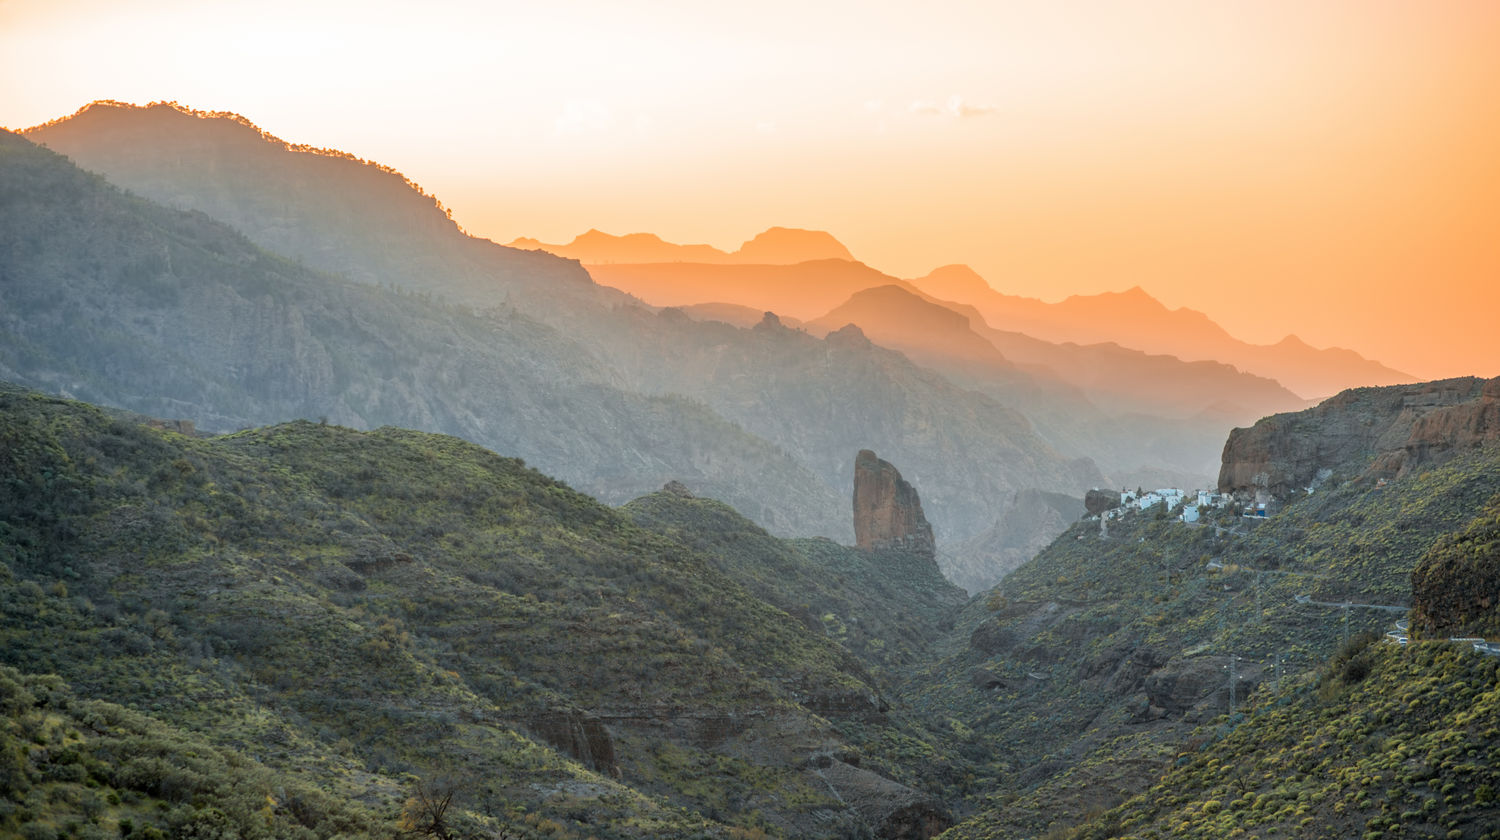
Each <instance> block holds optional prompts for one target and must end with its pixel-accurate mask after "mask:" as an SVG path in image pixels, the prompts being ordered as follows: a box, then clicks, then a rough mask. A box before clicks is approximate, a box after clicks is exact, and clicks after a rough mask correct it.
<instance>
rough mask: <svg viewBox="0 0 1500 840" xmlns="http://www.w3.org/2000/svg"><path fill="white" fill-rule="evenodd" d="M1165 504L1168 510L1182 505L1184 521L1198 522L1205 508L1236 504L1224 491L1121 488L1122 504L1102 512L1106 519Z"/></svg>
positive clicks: (1117, 517)
mask: <svg viewBox="0 0 1500 840" xmlns="http://www.w3.org/2000/svg"><path fill="white" fill-rule="evenodd" d="M1160 504H1165V505H1166V506H1167V510H1173V509H1175V508H1176V507H1177V506H1178V505H1181V506H1182V515H1181V518H1182V521H1183V522H1197V521H1198V517H1199V516H1200V515H1201V513H1202V512H1203V511H1204V510H1212V509H1216V508H1225V507H1229V506H1230V505H1232V504H1234V499H1233V498H1232V497H1231V496H1228V495H1226V494H1223V493H1216V492H1214V491H1212V490H1197V491H1191V492H1186V493H1185V492H1183V491H1182V490H1180V489H1178V488H1176V487H1161V488H1158V489H1156V490H1144V491H1142V490H1121V491H1120V506H1119V507H1117V508H1112V509H1110V510H1107V511H1105V512H1104V513H1102V514H1100V516H1101V517H1102V518H1104V519H1119V518H1120V517H1121V516H1124V515H1125V513H1126V512H1127V511H1133V510H1134V511H1141V510H1149V509H1150V508H1152V507H1155V506H1156V505H1160Z"/></svg>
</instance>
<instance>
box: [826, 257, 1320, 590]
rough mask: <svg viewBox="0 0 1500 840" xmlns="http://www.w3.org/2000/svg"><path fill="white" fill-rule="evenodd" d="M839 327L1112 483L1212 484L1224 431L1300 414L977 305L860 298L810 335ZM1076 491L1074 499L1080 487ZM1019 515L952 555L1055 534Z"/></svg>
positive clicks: (1266, 393)
mask: <svg viewBox="0 0 1500 840" xmlns="http://www.w3.org/2000/svg"><path fill="white" fill-rule="evenodd" d="M846 323H854V324H857V325H859V327H860V329H861V330H862V331H864V332H865V333H866V334H867V335H868V336H869V337H870V338H871V339H872V340H874V341H875V342H877V343H879V344H881V345H884V346H886V347H891V348H893V349H897V350H900V351H901V352H902V353H904V354H906V355H907V356H908V357H910V358H911V359H913V360H914V361H917V362H918V363H920V364H922V365H924V366H926V367H929V368H931V369H933V370H935V371H938V372H940V373H942V374H943V375H944V376H946V377H948V378H949V379H950V380H952V381H953V382H955V383H957V384H959V385H962V386H964V387H968V388H973V389H975V390H978V391H981V392H983V393H985V394H987V395H989V396H991V397H992V398H994V399H995V400H997V401H999V402H1001V403H1002V404H1004V405H1006V406H1008V407H1010V408H1012V409H1014V410H1016V411H1019V412H1021V413H1023V414H1025V415H1026V416H1027V417H1028V418H1029V419H1030V420H1031V421H1032V423H1033V425H1034V427H1035V428H1036V429H1037V432H1038V434H1040V435H1041V436H1042V437H1043V438H1045V439H1046V440H1047V442H1048V443H1050V444H1051V445H1052V446H1053V447H1054V448H1056V449H1057V450H1059V451H1060V452H1065V453H1071V454H1075V455H1085V456H1087V457H1089V458H1090V459H1092V460H1094V461H1095V462H1096V463H1098V464H1099V465H1100V467H1101V469H1103V470H1104V471H1105V472H1106V473H1107V474H1108V475H1109V476H1111V477H1112V478H1113V479H1114V480H1115V482H1116V483H1119V484H1125V485H1129V486H1136V485H1138V484H1151V485H1153V486H1162V485H1163V484H1166V485H1172V486H1204V485H1206V484H1209V483H1211V482H1212V481H1213V475H1214V473H1215V472H1216V471H1217V464H1218V459H1219V455H1220V454H1221V452H1222V449H1223V444H1224V434H1225V432H1226V431H1227V430H1228V429H1229V428H1231V427H1232V426H1233V425H1234V424H1236V423H1248V422H1251V421H1253V420H1254V419H1256V418H1259V417H1261V416H1264V415H1265V414H1267V413H1270V412H1274V411H1285V410H1287V409H1290V408H1301V407H1303V402H1302V400H1300V399H1298V398H1297V397H1296V395H1294V394H1292V393H1291V392H1290V391H1287V390H1286V389H1285V388H1282V387H1281V386H1280V385H1278V384H1277V383H1275V382H1272V381H1271V380H1268V379H1264V378H1262V377H1257V376H1251V375H1249V374H1245V373H1241V372H1239V371H1237V370H1235V369H1234V368H1232V367H1230V366H1228V365H1223V364H1219V363H1216V362H1182V361H1179V360H1178V359H1176V358H1173V357H1171V356H1151V355H1147V354H1145V353H1142V352H1140V351H1136V350H1127V349H1124V348H1121V347H1119V346H1118V345H1090V346H1086V347H1083V346H1079V345H1075V344H1051V343H1049V342H1044V341H1040V340H1038V339H1033V338H1030V337H1028V336H1024V335H1021V334H1019V333H1007V332H1002V331H1000V330H994V329H992V328H990V327H989V326H988V325H986V324H985V323H984V320H983V319H982V318H981V317H980V316H979V313H978V311H977V310H975V309H974V308H973V307H971V306H968V305H965V304H956V303H949V302H946V301H940V300H938V299H936V298H933V297H930V296H927V295H923V294H921V293H920V292H917V291H916V290H914V289H913V288H911V287H910V286H904V285H899V284H891V285H886V286H879V287H875V288H872V289H865V290H863V291H860V292H857V293H855V294H854V295H853V296H852V297H851V298H850V299H849V300H848V301H846V302H845V303H844V304H842V305H841V306H839V307H837V308H835V309H834V310H832V311H831V312H830V313H829V314H827V315H825V316H823V317H822V318H819V319H816V320H814V321H811V322H809V323H808V324H807V326H806V328H807V329H808V330H809V331H811V332H812V333H814V334H821V333H824V332H826V331H828V330H830V329H834V328H836V327H838V326H841V325H843V324H846ZM1012 353H1014V354H1015V355H1014V356H1012V355H1011V354H1012ZM1072 495H1073V496H1074V498H1077V492H1076V491H1074V492H1073V494H1072ZM1017 498H1019V497H1017ZM1031 509H1032V510H1034V511H1038V512H1040V511H1041V510H1042V509H1041V508H1039V507H1036V506H1031ZM1050 516H1051V515H1049V516H1048V518H1050ZM1074 518H1076V517H1074ZM1015 519H1016V514H1015V513H1013V512H1012V513H1009V514H1008V515H1007V520H1008V521H1007V524H1006V525H1005V526H1003V527H1004V528H1005V529H1006V530H1008V531H1010V533H1009V535H1008V536H1007V537H1005V538H1002V539H998V540H997V539H994V538H987V539H985V540H981V541H978V542H971V543H968V544H967V545H966V547H965V548H963V549H961V550H959V551H957V552H956V553H955V556H956V557H958V558H960V559H962V558H964V557H973V556H977V555H976V554H975V553H976V552H979V553H980V554H981V555H982V556H987V557H994V558H998V557H999V556H1000V555H998V554H994V553H993V552H992V550H991V549H992V548H993V547H996V546H1000V545H1009V546H1011V547H1012V548H1015V547H1019V546H1027V545H1035V543H1036V539H1037V537H1038V536H1040V535H1044V534H1045V535H1046V536H1045V537H1043V538H1042V540H1041V541H1042V543H1043V544H1045V542H1047V541H1048V540H1049V539H1050V536H1051V534H1049V533H1048V532H1047V531H1045V530H1041V529H1037V530H1034V531H1033V532H1032V533H1030V534H1027V535H1022V534H1019V533H1016V532H1015V531H1013V530H1011V529H1013V527H1014V525H1015ZM995 527H999V526H998V525H992V526H991V530H993V529H994V528H995ZM981 546H989V547H991V548H984V549H982V548H980V547H981ZM1037 547H1040V546H1037ZM1004 555H1005V556H1006V557H1007V558H1008V559H1005V560H1003V561H1002V560H998V559H997V560H995V561H994V562H995V564H996V565H997V566H999V567H1004V568H1012V567H1014V565H1015V564H1016V563H1017V562H1019V560H1023V559H1026V558H1025V557H1021V558H1019V559H1018V558H1017V557H1016V556H1015V555H1014V554H1013V552H1012V551H1010V550H1007V551H1005V552H1004ZM1028 556H1029V555H1028Z"/></svg>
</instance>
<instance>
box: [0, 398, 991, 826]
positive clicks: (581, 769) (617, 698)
mask: <svg viewBox="0 0 1500 840" xmlns="http://www.w3.org/2000/svg"><path fill="white" fill-rule="evenodd" d="M155 425H160V424H155ZM0 471H3V473H4V475H6V477H7V479H6V481H5V482H3V484H0V522H4V523H5V524H4V526H3V529H0V603H3V604H4V605H5V609H4V611H3V613H0V615H3V618H0V664H3V665H4V666H6V667H7V668H8V669H15V670H14V671H10V670H3V671H0V690H3V691H4V692H5V693H4V694H3V695H0V696H3V697H4V698H5V700H4V702H3V703H0V711H3V712H4V715H5V716H3V717H0V721H6V722H8V721H11V720H14V721H15V725H16V726H21V727H25V728H23V729H20V730H12V729H9V728H8V727H7V728H3V729H0V743H3V744H4V745H5V746H6V747H7V748H8V751H6V752H0V771H3V772H0V784H3V785H5V786H6V792H7V793H8V794H10V793H12V792H14V791H16V790H24V789H25V788H27V787H29V786H32V785H35V786H37V787H38V788H39V789H41V790H43V791H47V790H59V789H60V788H59V786H58V785H55V784H52V782H62V783H77V786H78V788H79V789H80V790H78V791H75V792H74V793H72V795H73V796H80V797H84V799H83V800H79V799H72V800H65V801H62V802H58V803H56V804H49V802H48V800H47V799H36V800H35V801H34V804H33V805H31V806H29V807H27V808H24V809H22V808H7V809H5V811H4V812H3V813H0V825H3V826H4V829H3V830H4V831H5V832H6V833H10V832H11V831H12V830H14V829H15V828H16V827H17V826H16V823H18V822H19V823H25V822H37V823H39V824H41V825H45V824H46V823H47V822H49V821H51V820H53V819H55V818H57V817H59V816H61V814H63V813H66V812H67V810H68V808H69V807H70V805H69V803H70V802H84V801H86V802H87V803H92V804H87V805H78V806H77V807H76V810H77V812H79V813H81V814H82V815H83V817H84V819H85V820H86V821H87V820H97V819H98V818H100V817H101V816H103V815H105V814H109V815H110V817H111V819H112V820H115V821H117V822H121V823H123V820H124V819H130V820H131V821H132V822H133V823H134V824H135V825H136V826H137V827H138V829H141V828H145V827H148V826H149V827H153V828H155V829H157V830H166V831H173V832H175V833H176V836H202V834H204V833H207V832H209V830H210V828H212V826H213V825H214V824H215V823H216V822H217V823H218V824H219V825H220V826H221V827H220V828H219V829H217V831H218V832H219V834H218V835H214V836H222V835H223V834H224V833H227V832H229V830H230V829H228V828H225V827H224V826H237V828H236V829H234V830H236V831H242V832H244V836H254V837H259V836H266V835H265V833H264V832H265V827H266V826H282V828H281V829H280V831H282V832H290V833H287V834H283V835H282V836H303V834H302V829H299V828H297V826H298V825H301V826H304V827H306V828H307V829H308V830H323V831H327V830H331V829H329V828H322V829H319V826H324V825H327V826H335V825H338V824H339V823H340V821H341V822H342V825H341V827H339V828H338V830H339V831H345V832H348V831H358V832H360V833H361V834H364V833H367V832H368V833H370V834H373V835H375V836H390V835H393V834H395V833H396V832H395V830H396V829H397V828H398V827H400V825H399V823H400V819H401V818H400V815H401V813H402V811H403V807H404V809H405V811H406V812H407V815H406V817H407V819H406V821H407V822H408V823H410V822H411V821H412V819H413V818H420V817H421V816H422V813H421V812H422V805H423V803H422V801H421V796H422V795H423V794H424V793H426V792H431V791H434V790H438V791H443V790H446V791H447V792H448V793H451V794H453V795H454V797H455V799H454V800H453V803H452V813H449V814H448V815H447V819H449V820H451V821H452V822H453V824H454V825H453V827H454V829H455V830H459V829H461V830H462V831H463V833H464V834H465V836H467V835H468V834H469V833H470V832H479V833H481V834H484V835H485V836H494V835H497V834H499V835H504V836H517V837H540V836H564V837H583V836H589V835H593V836H611V837H657V836H672V837H691V836H708V837H737V836H738V837H744V836H758V835H755V834H754V833H753V832H756V831H764V832H767V833H775V834H778V835H785V836H791V837H843V836H849V837H856V836H879V837H892V838H894V837H906V836H914V837H928V836H931V835H932V834H934V833H936V831H937V830H940V829H941V828H943V827H945V826H946V824H947V817H946V811H945V808H944V807H943V806H942V804H941V803H940V802H938V801H937V800H936V799H935V798H934V797H932V796H931V795H930V794H928V793H925V792H923V791H920V790H918V789H915V788H912V787H910V786H908V785H907V784H905V783H903V782H902V781H901V780H898V779H896V778H893V777H891V776H889V775H882V774H881V773H880V772H878V771H876V770H872V769H870V768H869V767H866V766H863V765H862V763H861V759H860V754H861V750H862V743H863V740H861V739H868V741H869V742H870V743H871V744H872V745H874V746H875V748H876V750H877V752H878V750H879V745H880V743H882V742H884V741H900V740H903V739H909V738H912V737H914V736H913V733H919V732H920V730H919V729H915V728H913V724H912V723H911V722H910V721H909V720H908V719H907V718H906V717H905V716H904V714H903V713H901V712H899V711H898V710H893V709H891V708H889V705H888V704H887V703H886V702H885V701H884V700H883V692H884V691H885V690H886V689H885V686H887V685H888V684H889V681H890V679H891V677H882V676H875V675H872V673H871V670H870V668H871V667H872V666H873V667H880V668H882V669H884V670H886V671H888V672H889V673H890V674H891V675H895V674H899V672H900V669H901V667H902V666H907V665H909V664H910V663H911V662H912V661H914V660H918V659H924V658H925V656H926V647H927V645H928V644H930V642H931V640H932V638H933V637H935V635H936V634H937V633H938V632H940V626H939V625H940V621H941V617H942V616H943V615H947V614H950V612H951V608H952V607H953V606H954V605H955V604H956V603H957V602H959V601H961V600H962V597H961V595H959V594H958V593H957V590H955V589H953V587H951V586H950V585H949V584H947V583H946V582H944V581H943V580H942V578H941V576H940V575H939V574H938V573H937V569H936V566H935V565H934V564H933V563H932V560H931V557H930V556H927V557H909V556H905V555H903V554H901V553H900V552H889V551H888V552H883V553H882V552H874V553H871V552H863V551H859V550H856V549H850V548H844V547H840V546H835V545H833V544H831V543H827V542H825V541H805V542H781V541H777V540H774V539H773V538H770V537H769V536H768V535H767V534H766V533H765V532H764V531H762V530H760V529H758V528H757V527H755V526H754V525H753V524H751V523H749V522H748V521H746V520H744V519H742V518H740V517H739V516H738V515H737V514H735V513H734V512H733V511H732V510H730V509H728V508H726V507H724V506H723V505H721V504H719V503H716V502H708V501H706V500H698V499H694V498H691V497H689V496H686V495H683V494H682V492H681V490H680V489H678V488H668V490H667V491H664V492H662V493H658V494H656V495H654V496H651V497H647V498H646V499H643V500H639V501H637V502H635V503H632V504H631V505H629V506H627V507H626V509H625V510H624V511H616V510H614V509H611V508H608V507H606V506H604V505H601V504H599V503H598V502H596V501H594V500H592V499H590V498H588V497H586V496H583V495H582V494H579V493H577V492H575V491H573V490H571V489H570V488H568V487H567V486H566V485H563V484H560V483H558V482H556V481H554V480H552V479H549V478H547V477H545V476H543V475H542V474H540V473H538V472H536V471H535V470H533V469H530V468H528V467H526V466H525V465H523V464H522V463H521V462H519V461H517V460H515V459H511V458H504V457H500V456H498V455H495V454H494V453H491V452H488V451H486V450H483V449H481V448H479V447H477V446H474V445H473V444H469V443H466V442H463V441H460V440H458V439H456V438H451V437H446V436H439V435H430V434H425V433H420V432H412V431H407V430H401V429H395V428H383V429H379V430H376V431H373V432H358V431H355V430H352V429H347V428H342V427H338V426H332V425H324V424H318V423H311V422H306V421H299V422H295V423H290V424H283V425H278V426H272V427H266V428H258V429H252V430H246V431H242V432H239V433H236V434H232V435H226V436H219V437H194V436H188V435H184V434H181V433H179V432H176V431H172V430H163V429H159V428H155V427H154V425H153V424H152V423H151V422H149V421H145V419H144V418H136V417H131V416H127V415H123V414H121V413H119V412H108V411H104V410H101V409H98V408H95V407H92V406H88V405H83V404H79V403H73V402H70V401H65V400H59V399H56V398H50V397H46V396H43V395H41V394H38V393H35V392H29V391H23V390H19V389H16V388H13V387H9V386H4V387H0ZM692 543H700V544H703V547H695V546H694V545H693V544H692ZM768 564H774V566H772V565H768ZM773 568H774V569H775V572H774V574H775V577H772V576H771V574H772V569H773ZM793 581H795V582H796V584H797V588H796V589H795V590H793V589H792V588H790V586H789V585H790V584H791V583H792V582H793ZM755 589H759V590H762V591H764V592H765V593H766V594H767V595H768V596H770V597H773V598H794V599H796V600H798V601H800V605H793V604H788V606H789V607H791V608H792V609H793V610H794V611H795V613H796V614H793V613H789V612H787V611H786V610H784V609H782V608H779V607H777V606H773V605H772V604H771V603H768V602H767V601H766V600H763V599H762V598H760V597H757V596H756V595H755V594H752V590H755ZM877 592H878V595H877V594H876V593H877ZM814 604H815V605H817V609H819V610H822V611H824V612H822V613H820V614H819V615H820V616H821V617H819V616H815V615H812V614H810V612H809V609H810V606H811V605H814ZM840 626H843V627H848V628H849V630H848V632H847V633H846V632H836V628H838V627H840ZM839 639H845V640H847V641H848V643H849V645H850V646H849V647H846V646H845V645H844V644H841V643H840V641H839ZM856 649H857V650H859V651H861V653H860V654H856V653H854V652H853V651H854V650H856ZM866 663H869V664H868V665H867V664H866ZM40 674H51V675H55V676H49V677H38V676H28V675H40ZM23 698H24V700H23ZM39 708H40V709H43V710H48V712H47V714H46V716H44V717H38V716H36V714H35V710H37V709H39ZM69 721H77V722H78V724H80V725H79V727H78V732H74V733H71V734H69V731H68V730H67V729H66V728H59V727H65V726H66V725H67V724H68V722H69ZM845 723H848V724H849V725H850V726H851V727H854V728H852V729H851V730H850V731H852V732H855V731H857V732H858V733H862V734H861V735H860V737H859V738H854V737H851V736H849V735H846V734H845V733H843V732H842V731H841V729H840V728H839V727H841V726H843V725H844V724H845ZM13 733H17V734H20V735H21V736H23V737H24V738H25V743H23V745H22V746H21V747H20V749H25V750H26V751H27V754H28V755H29V760H25V761H23V763H22V764H21V765H20V769H17V764H16V762H17V755H18V753H17V752H16V750H17V749H18V747H16V746H15V743H16V739H15V737H14V735H13ZM85 733H86V734H85ZM54 736H55V737H54ZM37 738H40V743H37V741H36V739H37ZM75 765H76V768H77V769H73V768H74V767H75ZM894 772H897V774H898V775H901V776H902V777H903V778H906V779H909V780H911V781H919V779H920V773H919V772H916V771H914V770H912V769H910V768H907V769H901V768H895V770H894ZM90 779H92V780H93V782H94V786H93V788H92V792H89V789H87V788H85V786H84V784H83V783H84V782H86V781H88V780H90ZM241 785H246V787H243V788H242V787H241ZM68 790H72V789H68ZM111 794H113V795H111ZM143 796H144V797H146V798H145V799H144V801H143V798H142V797H143ZM28 801H31V800H28ZM158 801H159V802H162V803H165V804H164V805H163V806H162V807H161V808H160V810H158V809H157V808H155V807H154V806H155V803H156V802H158ZM403 801H406V804H405V806H403V804H402V803H403ZM413 811H416V812H417V813H415V814H413V813H412V812H413ZM63 824H64V823H62V822H59V825H63ZM257 825H258V826H260V828H256V827H255V826H257ZM193 826H198V827H197V828H193ZM37 830H40V828H38V829H37ZM194 831H196V832H198V833H197V834H194V833H193V832H194ZM67 832H68V833H72V834H77V833H78V830H77V829H76V828H75V829H67ZM736 832H739V833H736ZM25 836H31V834H25ZM151 836H155V835H151Z"/></svg>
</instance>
